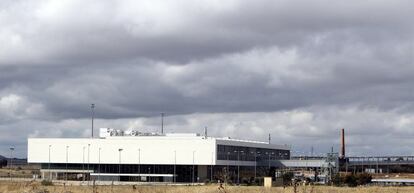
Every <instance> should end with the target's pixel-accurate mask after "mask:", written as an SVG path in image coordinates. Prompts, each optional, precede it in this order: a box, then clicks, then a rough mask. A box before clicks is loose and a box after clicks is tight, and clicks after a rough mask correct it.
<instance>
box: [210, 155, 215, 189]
mask: <svg viewBox="0 0 414 193" xmlns="http://www.w3.org/2000/svg"><path fill="white" fill-rule="evenodd" d="M213 159H214V152H211V167H210V182H211V183H213Z"/></svg>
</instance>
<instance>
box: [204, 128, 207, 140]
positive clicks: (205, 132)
mask: <svg viewBox="0 0 414 193" xmlns="http://www.w3.org/2000/svg"><path fill="white" fill-rule="evenodd" d="M204 139H207V127H204Z"/></svg>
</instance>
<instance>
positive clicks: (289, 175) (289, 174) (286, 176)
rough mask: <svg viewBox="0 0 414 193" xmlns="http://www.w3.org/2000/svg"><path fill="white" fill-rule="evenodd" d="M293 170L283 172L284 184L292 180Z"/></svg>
mask: <svg viewBox="0 0 414 193" xmlns="http://www.w3.org/2000/svg"><path fill="white" fill-rule="evenodd" d="M293 176H294V174H293V172H286V173H283V174H282V179H283V184H284V185H289V184H290V183H291V182H292V178H293Z"/></svg>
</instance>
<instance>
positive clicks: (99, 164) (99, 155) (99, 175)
mask: <svg viewBox="0 0 414 193" xmlns="http://www.w3.org/2000/svg"><path fill="white" fill-rule="evenodd" d="M98 172H99V173H98V181H100V180H101V148H100V147H99V149H98Z"/></svg>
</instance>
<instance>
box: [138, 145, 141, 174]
mask: <svg viewBox="0 0 414 193" xmlns="http://www.w3.org/2000/svg"><path fill="white" fill-rule="evenodd" d="M138 174H141V148H138ZM139 176H140V175H139ZM140 178H141V176H140ZM139 181H141V180H139Z"/></svg>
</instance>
